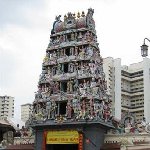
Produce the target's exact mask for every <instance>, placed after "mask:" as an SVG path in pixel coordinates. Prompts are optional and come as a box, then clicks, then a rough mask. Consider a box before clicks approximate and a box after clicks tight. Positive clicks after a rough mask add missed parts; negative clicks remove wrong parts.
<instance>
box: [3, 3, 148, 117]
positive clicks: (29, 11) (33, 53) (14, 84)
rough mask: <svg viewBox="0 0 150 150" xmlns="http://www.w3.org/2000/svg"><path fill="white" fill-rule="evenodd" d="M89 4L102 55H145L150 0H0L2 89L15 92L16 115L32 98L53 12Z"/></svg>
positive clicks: (126, 58)
mask: <svg viewBox="0 0 150 150" xmlns="http://www.w3.org/2000/svg"><path fill="white" fill-rule="evenodd" d="M90 7H92V8H93V9H94V10H95V13H94V19H95V22H96V31H97V36H98V42H99V47H100V50H101V55H102V57H104V58H105V57H108V56H111V57H114V58H121V59H122V64H123V65H128V64H131V63H136V62H138V61H141V60H142V58H141V56H140V46H141V45H142V43H143V39H144V38H145V37H147V38H150V21H149V14H150V9H149V7H150V1H149V0H82V1H81V0H80V1H79V0H54V1H52V0H0V95H10V96H14V97H15V116H16V117H20V115H18V114H19V113H20V105H21V104H24V103H28V102H30V103H32V102H33V100H34V92H36V91H37V84H38V79H39V75H40V73H41V68H42V61H43V58H44V56H45V52H46V48H47V45H48V42H49V36H50V31H51V28H52V24H53V21H54V19H55V16H56V15H59V14H61V15H62V18H63V16H64V15H65V14H67V13H68V12H75V13H77V12H78V11H80V12H81V11H85V12H87V9H88V8H90ZM147 44H150V43H147Z"/></svg>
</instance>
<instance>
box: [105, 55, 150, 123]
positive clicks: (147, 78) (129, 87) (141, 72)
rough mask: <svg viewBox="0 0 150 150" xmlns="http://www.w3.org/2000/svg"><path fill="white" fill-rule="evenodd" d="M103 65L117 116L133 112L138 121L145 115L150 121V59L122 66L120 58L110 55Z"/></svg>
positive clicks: (119, 117)
mask: <svg viewBox="0 0 150 150" xmlns="http://www.w3.org/2000/svg"><path fill="white" fill-rule="evenodd" d="M103 67H104V72H105V74H106V80H107V82H108V84H107V86H108V93H109V94H110V95H111V96H110V97H111V98H112V101H113V107H114V115H115V117H117V118H118V119H121V113H122V114H123V113H125V112H131V113H133V114H134V115H135V117H136V119H137V121H139V120H142V118H143V117H145V118H146V120H147V121H148V122H150V59H148V58H144V59H143V61H142V62H139V63H134V64H131V65H129V66H121V60H120V59H113V58H111V57H108V58H105V59H104V65H103ZM110 70H112V71H110Z"/></svg>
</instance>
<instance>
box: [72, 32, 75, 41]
mask: <svg viewBox="0 0 150 150" xmlns="http://www.w3.org/2000/svg"><path fill="white" fill-rule="evenodd" d="M74 39H75V38H74V33H71V41H74Z"/></svg>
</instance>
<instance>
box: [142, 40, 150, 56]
mask: <svg viewBox="0 0 150 150" xmlns="http://www.w3.org/2000/svg"><path fill="white" fill-rule="evenodd" d="M145 40H147V41H149V42H150V40H149V39H148V38H145V39H144V43H143V45H142V46H141V56H142V57H146V56H148V46H147V45H146V44H145Z"/></svg>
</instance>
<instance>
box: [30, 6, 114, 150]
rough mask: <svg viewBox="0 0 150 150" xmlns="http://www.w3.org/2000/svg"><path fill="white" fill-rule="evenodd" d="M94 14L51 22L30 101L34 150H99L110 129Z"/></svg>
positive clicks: (108, 103)
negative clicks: (32, 100)
mask: <svg viewBox="0 0 150 150" xmlns="http://www.w3.org/2000/svg"><path fill="white" fill-rule="evenodd" d="M93 13H94V10H93V9H91V8H90V9H88V12H87V14H85V13H84V12H82V13H79V12H78V13H77V15H75V14H72V13H71V12H69V13H68V14H67V15H65V16H64V19H63V21H62V20H61V16H60V15H59V16H57V17H56V20H55V21H54V23H53V27H52V30H51V35H50V42H49V44H48V47H47V49H46V55H45V58H44V60H43V63H42V73H41V75H40V78H39V82H38V91H37V92H36V94H35V100H34V102H33V114H32V127H33V128H34V129H35V137H36V138H35V149H36V150H61V149H62V150H100V148H101V146H102V144H103V140H104V134H105V133H106V131H107V130H108V129H110V128H113V126H112V123H111V117H112V116H111V100H110V99H109V97H108V96H107V94H106V93H107V82H106V80H105V74H104V72H103V59H102V57H101V55H100V50H99V47H98V43H97V36H96V31H95V22H94V19H93Z"/></svg>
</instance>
